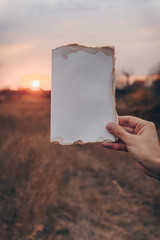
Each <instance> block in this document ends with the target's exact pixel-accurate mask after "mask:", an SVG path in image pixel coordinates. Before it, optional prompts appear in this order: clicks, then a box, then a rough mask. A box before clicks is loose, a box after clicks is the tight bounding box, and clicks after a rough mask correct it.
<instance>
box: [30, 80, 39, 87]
mask: <svg viewBox="0 0 160 240" xmlns="http://www.w3.org/2000/svg"><path fill="white" fill-rule="evenodd" d="M39 85H40V84H39V81H38V80H34V81H33V82H32V87H33V88H34V89H37V88H38V87H39Z"/></svg>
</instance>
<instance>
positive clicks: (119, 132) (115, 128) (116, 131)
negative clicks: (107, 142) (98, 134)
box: [106, 122, 131, 143]
mask: <svg viewBox="0 0 160 240" xmlns="http://www.w3.org/2000/svg"><path fill="white" fill-rule="evenodd" d="M106 128H107V130H108V131H109V132H110V133H111V134H113V135H114V136H115V137H118V138H120V139H121V140H122V141H123V142H124V143H128V142H129V140H130V138H131V134H129V133H128V132H127V131H126V130H124V128H122V127H121V126H119V125H118V124H116V123H114V122H109V123H108V124H107V125H106Z"/></svg>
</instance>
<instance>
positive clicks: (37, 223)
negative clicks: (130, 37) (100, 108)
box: [0, 86, 160, 240]
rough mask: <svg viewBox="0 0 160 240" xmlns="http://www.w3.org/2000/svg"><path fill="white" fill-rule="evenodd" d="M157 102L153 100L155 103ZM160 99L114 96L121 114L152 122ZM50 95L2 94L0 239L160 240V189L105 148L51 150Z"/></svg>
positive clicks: (140, 94)
mask: <svg viewBox="0 0 160 240" xmlns="http://www.w3.org/2000/svg"><path fill="white" fill-rule="evenodd" d="M153 96H154V97H153ZM159 102H160V101H159V96H158V95H156V93H155V92H154V89H153V88H152V89H146V88H144V86H143V87H142V86H141V87H138V90H137V88H136V87H135V86H134V88H133V87H132V88H127V89H125V90H124V91H122V90H117V109H118V113H119V114H134V115H135V116H141V117H144V118H145V119H148V120H153V121H154V122H155V124H156V126H157V130H158V131H159V127H160V124H159V117H160V111H159V110H158V109H159V108H160V104H159ZM49 129H50V92H43V91H40V92H35V93H33V92H30V91H22V90H21V91H17V92H13V91H9V90H8V91H7V90H6V91H1V93H0V239H2V240H53V239H55V240H99V239H101V240H128V239H130V240H157V239H159V236H160V182H159V181H157V180H154V179H152V178H149V177H147V176H145V175H144V174H143V173H141V172H140V170H139V169H138V168H137V167H136V164H135V162H134V160H133V159H132V158H131V156H130V155H129V154H128V153H124V152H114V151H112V150H107V149H105V148H103V147H102V146H101V144H100V143H94V144H85V145H80V144H77V145H71V146H61V145H59V144H54V143H50V136H49Z"/></svg>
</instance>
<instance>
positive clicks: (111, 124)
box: [107, 122, 114, 131]
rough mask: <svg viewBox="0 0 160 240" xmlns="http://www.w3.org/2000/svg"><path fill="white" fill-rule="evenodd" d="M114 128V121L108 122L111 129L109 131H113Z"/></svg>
mask: <svg viewBox="0 0 160 240" xmlns="http://www.w3.org/2000/svg"><path fill="white" fill-rule="evenodd" d="M113 128H114V123H111V122H110V123H108V124H107V129H108V130H109V131H112V130H113Z"/></svg>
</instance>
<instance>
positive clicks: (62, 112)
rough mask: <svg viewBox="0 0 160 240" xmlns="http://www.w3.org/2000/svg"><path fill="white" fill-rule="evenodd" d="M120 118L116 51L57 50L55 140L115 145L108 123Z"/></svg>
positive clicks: (53, 102)
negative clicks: (111, 143)
mask: <svg viewBox="0 0 160 240" xmlns="http://www.w3.org/2000/svg"><path fill="white" fill-rule="evenodd" d="M116 119H117V115H116V110H115V53H114V48H113V47H108V46H107V47H100V48H88V47H85V46H80V45H77V44H72V45H67V46H63V47H60V48H57V49H53V50H52V89H51V141H56V142H59V143H60V144H72V143H75V142H77V141H81V142H82V143H87V142H101V141H104V140H107V141H112V142H113V141H115V137H114V136H113V135H111V134H110V133H109V132H108V131H107V130H106V123H107V122H110V121H116Z"/></svg>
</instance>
